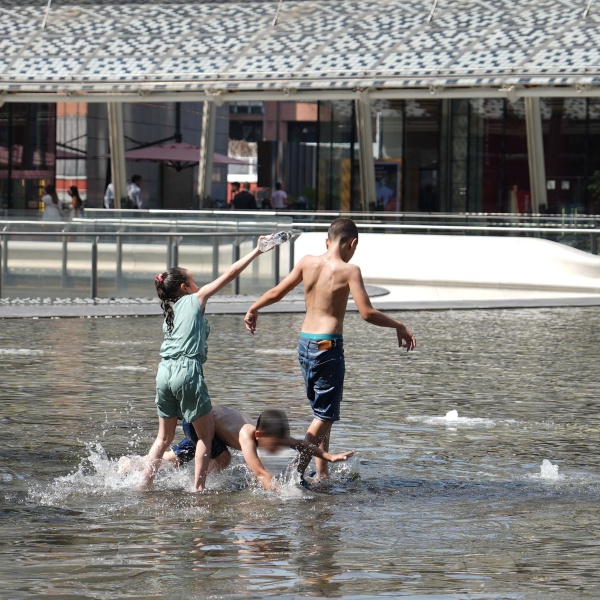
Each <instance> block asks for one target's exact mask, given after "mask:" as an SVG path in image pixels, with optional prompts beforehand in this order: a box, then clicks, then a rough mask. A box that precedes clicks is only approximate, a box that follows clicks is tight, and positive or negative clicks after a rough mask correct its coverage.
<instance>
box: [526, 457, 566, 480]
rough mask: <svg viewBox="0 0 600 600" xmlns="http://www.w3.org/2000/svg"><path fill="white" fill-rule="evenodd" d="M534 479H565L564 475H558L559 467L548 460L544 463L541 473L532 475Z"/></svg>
mask: <svg viewBox="0 0 600 600" xmlns="http://www.w3.org/2000/svg"><path fill="white" fill-rule="evenodd" d="M532 477H534V478H537V479H549V480H553V481H557V480H560V479H564V478H565V476H564V475H560V474H559V473H558V465H553V464H552V463H551V462H550V461H549V460H548V459H547V458H545V459H544V460H543V461H542V466H541V467H540V472H539V473H537V474H536V475H532Z"/></svg>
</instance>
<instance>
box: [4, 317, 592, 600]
mask: <svg viewBox="0 0 600 600" xmlns="http://www.w3.org/2000/svg"><path fill="white" fill-rule="evenodd" d="M393 314H395V316H397V317H398V318H401V319H403V320H404V321H405V322H406V323H407V325H408V326H409V327H410V328H411V329H412V330H413V331H414V333H415V335H416V337H417V343H418V345H417V349H416V351H414V352H412V353H410V354H407V353H406V352H403V351H400V350H398V349H397V348H396V347H395V346H394V339H395V335H394V333H393V331H391V330H384V329H379V328H375V327H373V326H370V325H368V324H366V323H364V322H363V321H361V320H360V318H359V317H358V316H357V315H355V314H350V315H348V317H347V324H346V333H345V340H346V361H347V375H346V388H345V395H344V402H343V408H342V420H341V421H340V423H338V424H336V425H335V426H334V429H333V438H332V450H347V449H354V450H356V453H357V454H356V458H355V459H353V460H352V461H351V462H350V463H348V464H344V465H343V466H342V467H340V468H338V469H334V470H333V473H332V478H331V480H330V481H329V482H328V483H327V484H325V483H323V484H319V485H316V486H315V487H314V488H313V489H311V490H305V489H302V488H300V487H298V486H296V485H294V484H293V483H290V482H287V483H286V482H284V483H283V486H282V489H281V491H280V492H279V493H266V492H263V491H261V490H259V489H258V488H257V487H256V486H255V485H254V484H253V483H252V481H251V478H249V477H248V473H247V471H246V469H245V468H244V466H243V464H242V462H241V460H240V457H239V456H237V455H236V456H234V461H233V466H232V467H230V469H228V471H226V472H225V473H224V474H222V475H219V476H212V477H211V478H210V479H209V489H210V492H209V493H207V494H204V495H198V494H193V493H191V492H190V491H189V490H190V488H191V483H192V471H191V469H182V470H179V471H170V470H166V471H163V472H161V473H160V474H159V476H158V477H157V480H156V485H155V488H154V490H153V491H152V492H149V493H145V494H142V493H139V492H138V491H137V484H138V483H139V479H138V478H137V475H136V473H132V474H129V475H119V474H118V473H117V472H116V468H115V467H116V463H117V461H118V459H119V457H120V456H122V455H125V454H129V455H135V454H143V453H145V452H146V451H147V450H148V448H149V446H150V444H151V442H152V440H153V438H154V435H155V433H156V430H155V429H156V417H155V409H154V404H153V397H154V391H153V390H154V374H155V369H156V365H157V361H158V348H159V345H160V341H161V327H160V326H161V322H160V319H159V318H154V317H147V318H129V317H128V318H120V319H117V318H113V319H47V320H45V319H41V320H6V321H2V322H1V329H0V360H1V361H2V365H3V379H2V388H1V389H2V398H3V403H2V410H1V412H0V421H1V424H0V428H1V432H2V435H1V437H0V456H1V459H0V485H1V493H0V525H1V527H0V549H1V550H2V551H1V552H0V580H1V581H2V582H3V583H2V588H3V589H2V592H0V596H2V597H5V598H34V597H42V596H55V597H63V598H66V597H68V598H109V597H110V598H147V599H153V598H186V599H188V598H209V599H217V598H219V599H234V598H264V597H277V598H294V597H296V598H297V597H312V598H346V599H354V598H383V597H403V598H404V597H406V598H425V599H429V600H434V599H435V600H438V599H442V598H452V599H457V598H458V599H467V598H468V599H491V598H524V599H531V598H553V599H559V598H560V599H563V598H564V599H565V600H566V599H572V598H590V599H591V598H594V599H596V598H598V597H600V575H599V574H598V573H599V569H598V565H599V564H600V539H599V534H600V514H599V511H598V504H599V501H600V458H599V454H598V441H599V435H598V434H599V429H600V417H599V411H598V409H599V396H600V394H599V392H600V378H599V375H600V372H599V371H600V368H599V366H598V364H599V360H598V359H599V355H600V351H599V347H600V309H598V308H569V309H536V310H495V311H493V310H490V311H487V310H486V311H465V312H459V311H457V312H452V311H447V312H408V313H404V314H401V315H400V314H396V313H393ZM210 322H211V328H212V331H211V335H210V338H209V358H208V362H207V363H206V375H207V380H208V386H209V390H210V392H211V396H212V399H213V403H215V404H226V405H228V406H232V407H235V408H238V409H240V410H242V411H244V412H246V413H247V414H249V415H250V416H252V417H256V416H258V414H259V412H260V411H261V410H262V409H264V408H267V407H271V408H280V407H282V408H285V409H286V410H287V412H288V414H289V416H290V422H291V426H292V430H293V433H294V434H296V435H297V436H299V437H301V436H302V435H303V433H304V431H305V429H306V426H307V425H308V423H309V421H310V412H309V407H308V403H307V401H306V400H305V399H304V390H303V385H302V379H301V375H300V369H299V366H298V363H297V358H296V353H295V345H296V339H297V333H298V331H299V329H300V325H301V315H275V314H264V315H261V317H260V321H259V330H258V333H257V335H256V336H255V337H252V336H251V335H249V334H247V332H246V331H245V330H244V329H243V323H242V318H241V317H240V316H213V317H211V318H210Z"/></svg>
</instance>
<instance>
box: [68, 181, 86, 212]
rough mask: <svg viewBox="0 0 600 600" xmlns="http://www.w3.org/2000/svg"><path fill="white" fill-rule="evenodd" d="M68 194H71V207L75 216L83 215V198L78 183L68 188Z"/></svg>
mask: <svg viewBox="0 0 600 600" xmlns="http://www.w3.org/2000/svg"><path fill="white" fill-rule="evenodd" d="M67 194H69V196H71V207H72V209H73V216H74V217H83V200H82V199H81V196H80V195H79V190H78V189H77V186H76V185H72V186H70V187H69V189H68V190H67Z"/></svg>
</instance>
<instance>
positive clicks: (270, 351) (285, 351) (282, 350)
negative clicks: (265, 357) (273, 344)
mask: <svg viewBox="0 0 600 600" xmlns="http://www.w3.org/2000/svg"><path fill="white" fill-rule="evenodd" d="M255 352H256V353H257V354H290V355H292V354H293V355H295V354H296V353H297V350H290V349H289V348H257V349H256V350H255Z"/></svg>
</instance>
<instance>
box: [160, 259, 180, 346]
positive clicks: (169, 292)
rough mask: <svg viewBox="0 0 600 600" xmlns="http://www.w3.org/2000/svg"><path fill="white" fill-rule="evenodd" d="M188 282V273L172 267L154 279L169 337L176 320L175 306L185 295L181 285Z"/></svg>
mask: <svg viewBox="0 0 600 600" xmlns="http://www.w3.org/2000/svg"><path fill="white" fill-rule="evenodd" d="M187 282H188V272H187V271H186V269H184V268H182V267H171V268H170V269H167V270H166V271H165V272H164V273H159V274H158V275H156V277H155V278H154V285H155V286H156V293H157V294H158V298H159V300H160V307H161V308H162V309H163V314H164V317H165V322H166V323H167V333H168V334H169V335H170V334H171V332H172V331H173V320H174V319H175V313H174V312H173V305H174V304H175V302H177V300H179V298H181V296H184V295H185V294H183V293H182V292H181V284H182V283H183V284H187Z"/></svg>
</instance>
